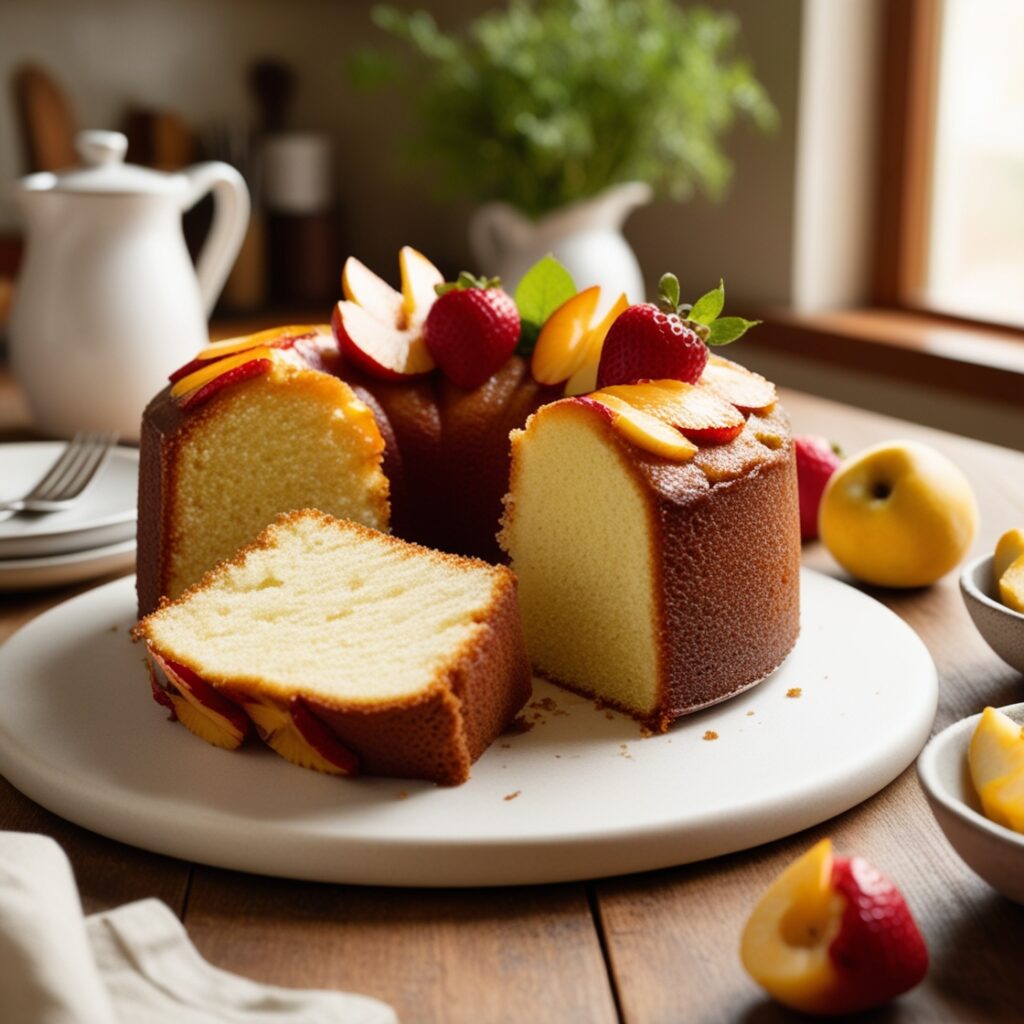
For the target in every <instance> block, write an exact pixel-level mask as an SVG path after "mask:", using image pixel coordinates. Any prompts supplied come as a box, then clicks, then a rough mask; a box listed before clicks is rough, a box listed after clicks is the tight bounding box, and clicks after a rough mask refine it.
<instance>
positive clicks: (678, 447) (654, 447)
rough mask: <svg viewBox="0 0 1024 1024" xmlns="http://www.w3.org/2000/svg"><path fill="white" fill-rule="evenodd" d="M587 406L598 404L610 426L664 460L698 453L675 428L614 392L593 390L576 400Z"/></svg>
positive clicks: (628, 439)
mask: <svg viewBox="0 0 1024 1024" xmlns="http://www.w3.org/2000/svg"><path fill="white" fill-rule="evenodd" d="M575 400H576V401H577V402H580V403H582V404H583V405H586V406H588V407H595V406H596V407H597V408H598V409H600V410H602V411H603V412H604V415H606V416H608V417H609V418H610V419H611V422H612V426H613V427H614V428H615V429H616V430H617V431H618V432H619V433H620V434H621V435H622V436H623V437H624V438H625V439H626V440H627V441H629V443H630V444H634V445H636V446H637V448H642V449H643V450H644V451H647V452H651V453H652V454H654V455H660V456H661V457H662V458H665V459H672V460H673V461H675V462H683V461H685V460H686V459H690V458H693V456H694V455H696V454H697V446H696V445H695V444H694V443H693V442H692V441H690V440H688V439H687V438H685V437H683V435H682V434H680V433H679V431H678V430H676V429H675V427H672V426H670V425H669V424H667V423H666V422H665V421H664V420H660V419H658V418H657V417H656V416H651V415H650V414H649V413H646V412H643V411H642V410H640V409H638V408H636V406H633V405H630V404H629V403H628V402H624V401H623V400H622V399H621V398H617V397H616V396H615V395H609V394H606V393H602V392H595V393H594V394H593V395H581V396H578V397H577V398H576V399H575Z"/></svg>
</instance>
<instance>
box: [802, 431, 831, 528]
mask: <svg viewBox="0 0 1024 1024" xmlns="http://www.w3.org/2000/svg"><path fill="white" fill-rule="evenodd" d="M793 447H794V448H795V449H796V483H797V489H798V490H799V493H800V539H801V540H816V539H817V537H818V509H819V507H820V506H821V496H822V494H823V493H824V491H825V485H826V484H827V483H828V482H829V480H830V479H831V477H832V474H833V473H834V472H835V471H836V470H837V469H838V468H839V465H840V463H841V462H842V461H843V460H842V459H841V458H840V456H839V449H838V448H836V446H835V445H833V444H831V443H830V442H829V441H828V440H826V439H825V438H824V437H817V436H816V435H813V434H803V435H801V436H800V437H794V438H793Z"/></svg>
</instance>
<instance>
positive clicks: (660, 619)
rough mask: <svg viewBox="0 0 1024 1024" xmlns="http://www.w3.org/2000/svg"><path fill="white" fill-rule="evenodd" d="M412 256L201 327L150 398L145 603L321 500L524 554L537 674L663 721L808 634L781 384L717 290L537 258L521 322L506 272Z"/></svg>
mask: <svg viewBox="0 0 1024 1024" xmlns="http://www.w3.org/2000/svg"><path fill="white" fill-rule="evenodd" d="M551 262H552V261H550V260H545V261H541V265H539V266H543V265H544V264H545V263H548V264H550V263H551ZM400 265H401V269H402V279H403V280H402V288H401V290H400V291H396V290H394V289H391V288H390V286H388V285H387V284H386V283H385V282H384V281H382V280H381V279H380V278H378V277H376V275H374V274H372V273H371V272H370V271H369V270H368V269H367V268H366V267H364V266H363V265H362V264H360V263H359V262H358V261H356V260H353V259H350V260H349V261H348V262H347V263H346V266H345V271H344V275H343V284H344V290H345V295H346V298H345V299H344V300H342V301H341V302H339V303H338V304H337V307H336V308H335V310H334V314H333V316H332V320H331V326H330V328H328V327H326V326H324V327H313V328H301V329H300V328H282V329H279V330H278V331H277V332H264V334H262V335H257V336H251V337H249V338H241V339H234V340H233V341H230V342H225V343H221V344H220V345H214V346H210V348H208V349H206V350H204V351H203V352H201V353H200V354H199V355H198V356H197V358H196V359H195V360H194V361H193V362H192V363H190V364H189V365H188V366H186V367H183V368H182V369H181V370H180V371H178V372H177V373H176V374H174V375H172V378H171V382H170V384H169V386H168V388H167V389H165V391H164V392H162V393H161V395H159V396H157V398H156V399H155V400H154V401H153V402H152V403H151V405H150V407H149V408H148V409H147V411H146V414H145V419H144V426H143V432H142V452H141V463H142V480H141V489H140V506H139V551H138V563H139V605H140V614H141V615H148V614H149V613H151V612H153V610H154V609H155V608H156V607H157V605H158V603H159V601H160V599H161V598H170V599H172V600H173V599H174V598H176V597H177V596H178V595H180V594H182V593H183V592H188V588H189V587H191V586H193V585H195V584H197V582H198V580H199V579H200V578H201V577H202V576H203V574H204V573H206V572H207V571H209V570H210V569H211V568H212V567H213V566H214V565H215V564H216V563H217V562H219V561H220V560H222V559H225V558H230V557H232V556H233V554H234V551H235V549H236V548H238V547H241V546H242V545H245V544H247V543H250V542H251V541H252V538H254V537H255V536H256V534H257V533H258V532H259V531H260V530H261V529H262V528H263V527H264V526H266V524H267V523H268V522H270V521H271V519H272V518H273V517H274V515H276V514H278V513H287V512H290V511H292V510H294V509H297V508H302V507H305V506H309V507H318V508H320V509H322V510H323V511H324V512H327V513H330V514H332V515H336V516H340V517H345V518H350V519H355V520H358V521H360V522H362V523H364V524H365V525H368V526H370V527H375V528H380V529H383V528H385V527H387V525H388V521H389V515H390V528H391V530H392V531H393V532H394V533H395V534H396V535H397V536H400V537H402V538H404V539H406V540H410V541H416V542H419V543H421V544H426V545H430V546H432V547H436V548H440V549H442V550H444V551H447V552H451V553H455V554H462V555H471V554H474V555H482V556H486V557H488V558H489V559H490V560H492V561H497V560H499V559H506V558H507V559H509V560H510V563H511V566H512V569H513V571H514V572H515V573H517V574H518V575H519V576H520V579H521V585H520V588H519V600H520V604H521V612H522V616H523V620H524V623H525V632H526V645H527V650H528V651H529V652H530V656H531V658H532V661H533V665H534V668H535V669H536V670H537V671H538V672H539V673H540V674H542V675H544V676H547V677H548V678H550V679H551V680H553V681H554V682H556V683H559V684H560V685H563V686H566V687H568V688H570V689H573V690H576V691H578V692H580V693H584V694H587V695H589V696H592V697H595V698H597V699H599V700H601V701H603V702H605V703H608V704H610V705H613V706H615V707H618V708H620V709H622V710H623V711H625V712H627V713H629V714H631V715H633V716H635V717H636V718H638V719H639V720H640V721H642V722H644V723H645V724H646V725H647V726H648V727H649V728H651V729H654V730H664V729H666V728H667V727H668V725H669V724H670V723H671V722H672V721H673V720H674V719H676V718H677V717H679V716H680V715H683V714H687V713H690V712H692V711H696V710H698V709H700V708H702V707H706V706H708V705H709V704H712V703H715V702H716V701H719V700H723V699H725V698H727V697H729V696H731V695H732V694H735V693H738V692H740V691H741V690H743V689H745V688H747V687H749V686H752V685H754V684H755V683H757V682H758V681H759V680H761V679H763V678H764V677H765V676H766V675H767V674H769V673H770V672H771V671H773V670H774V669H775V668H776V667H777V666H778V665H779V664H780V663H781V661H782V660H783V659H784V658H785V656H786V654H787V653H788V651H789V650H790V649H791V648H792V646H793V643H794V642H795V639H796V636H797V631H798V628H799V607H798V605H799V586H800V583H799V555H800V548H799V528H798V513H797V490H796V478H795V461H794V452H793V446H792V442H791V438H790V432H789V427H788V423H787V421H786V418H785V415H784V414H783V412H782V411H781V409H780V408H779V406H778V404H777V396H776V393H775V388H774V386H773V385H772V384H770V383H769V382H768V381H766V380H764V378H762V377H760V376H758V375H757V374H754V373H751V372H749V371H747V370H745V369H744V368H743V367H742V366H740V365H739V364H737V363H734V362H732V361H730V360H728V359H723V358H721V357H720V356H718V355H716V354H709V351H708V345H712V346H716V345H718V344H722V343H726V342H728V341H731V340H733V339H734V338H736V337H737V336H739V334H741V333H742V332H743V330H745V328H746V327H747V326H749V325H748V323H747V322H746V321H743V320H742V319H741V318H737V317H720V316H719V314H720V313H721V310H722V306H723V303H724V290H723V288H722V287H721V286H720V287H719V288H718V289H716V290H715V291H713V292H711V293H708V295H706V296H703V297H701V299H699V300H698V301H697V302H696V303H694V304H693V305H692V306H683V305H680V304H679V301H678V282H675V279H674V278H671V276H670V275H667V276H666V278H665V279H663V282H662V284H663V300H662V306H661V307H655V306H653V305H650V304H638V305H633V306H630V305H629V304H628V303H627V302H626V300H625V297H624V296H620V297H619V299H618V300H617V301H616V302H614V303H612V304H611V305H609V306H607V308H605V310H604V312H603V313H602V312H601V309H602V308H603V306H604V304H603V303H602V302H601V296H600V290H599V289H598V288H588V289H585V290H583V291H581V292H578V293H575V294H570V295H569V297H568V298H566V297H565V295H564V293H559V289H558V287H556V286H555V285H557V281H556V280H555V278H550V277H549V278H548V279H547V280H542V281H540V286H539V287H534V288H533V296H534V301H533V302H529V301H526V300H524V299H522V295H521V293H523V291H524V288H525V290H526V293H527V298H529V294H528V293H529V292H530V288H529V287H526V286H527V285H528V283H529V279H530V277H531V275H533V274H534V273H535V272H536V270H537V268H534V270H533V271H531V272H530V274H528V275H527V279H525V280H524V283H523V285H521V286H520V289H518V290H517V299H520V300H521V301H522V303H523V306H524V308H526V307H527V306H529V307H531V308H532V310H533V312H532V314H531V315H532V316H533V317H534V321H535V322H533V323H532V324H531V323H529V322H528V321H527V320H526V319H525V318H524V321H523V323H522V324H520V318H519V314H518V312H517V311H516V307H515V304H514V303H513V302H512V300H511V299H510V298H509V297H508V296H507V295H505V294H504V292H500V289H499V288H498V286H497V283H496V282H494V281H482V280H479V279H475V278H470V277H468V275H464V276H463V277H462V278H460V280H459V282H457V283H455V284H453V285H442V284H441V275H440V274H439V273H438V272H437V271H436V270H435V269H434V268H433V267H432V266H431V265H430V264H429V262H428V261H426V260H425V259H424V258H423V257H422V256H420V255H419V254H418V253H416V252H415V251H413V250H410V249H408V248H407V249H403V250H402V253H401V256H400ZM563 273H564V272H563ZM556 278H557V274H556ZM669 280H670V282H671V283H674V288H669V289H668V293H665V282H666V281H669ZM534 284H535V285H536V284H537V282H536V280H535V281H534ZM498 292H500V294H498ZM666 295H667V297H666ZM537 296H542V297H544V298H543V301H538V300H537ZM556 296H557V300H556V299H555V297H556ZM544 302H547V303H548V305H547V306H546V307H545V305H544ZM524 317H525V314H524ZM520 330H522V337H523V338H526V337H527V336H528V334H530V333H531V332H532V335H533V336H534V337H535V347H534V348H533V351H532V354H523V353H520V352H518V351H513V350H512V348H511V347H510V346H511V345H514V344H516V343H517V342H516V339H518V338H519V337H520ZM431 339H434V344H430V342H431ZM437 339H443V343H442V342H440V341H438V340H437ZM705 342H707V344H705ZM435 357H436V358H435ZM456 381H458V383H456ZM278 403H280V408H281V409H286V410H291V412H290V413H288V415H287V416H286V417H285V421H286V423H287V424H288V426H287V429H286V430H282V429H281V428H280V426H279V424H280V423H281V416H280V415H279V412H278V409H279V405H278ZM247 424H251V429H250V428H249V427H247V426H246V425H247ZM510 434H511V443H510V440H509V437H510ZM339 452H342V453H343V454H342V455H339ZM342 463H344V466H342ZM190 467H191V468H190ZM197 467H198V468H197ZM278 467H281V469H280V472H279V471H278ZM385 495H387V497H385ZM233 509H234V510H239V512H238V516H237V519H238V522H237V523H236V522H232V523H231V525H230V528H228V527H227V526H225V525H224V524H223V523H222V520H224V519H225V518H231V514H232V510H233ZM499 531H500V544H499V537H498V535H499ZM197 537H198V538H201V539H199V540H197V539H196V538H197ZM173 660H175V659H173V658H172V661H173ZM172 671H174V669H173V666H172ZM157 696H158V698H160V696H161V693H157ZM514 705H516V702H515V701H514V700H513V701H508V702H505V703H504V704H502V705H501V707H500V709H499V711H496V712H495V715H494V721H497V720H498V719H499V718H501V717H502V716H504V721H503V724H504V725H507V724H508V723H509V722H510V721H511V717H512V716H513V715H514V709H513V707H514ZM188 713H189V712H186V714H188ZM488 735H490V736H493V735H494V731H493V730H490V731H489V732H488ZM381 742H384V743H386V742H387V741H386V740H383V739H382V740H381ZM371 770H373V769H372V766H371Z"/></svg>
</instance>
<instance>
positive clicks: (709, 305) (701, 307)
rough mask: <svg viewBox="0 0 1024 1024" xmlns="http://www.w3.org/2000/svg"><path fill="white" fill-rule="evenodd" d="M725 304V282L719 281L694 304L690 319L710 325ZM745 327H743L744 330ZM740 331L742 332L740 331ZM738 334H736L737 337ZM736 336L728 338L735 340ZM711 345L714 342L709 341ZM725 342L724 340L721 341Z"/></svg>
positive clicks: (735, 318) (736, 318)
mask: <svg viewBox="0 0 1024 1024" xmlns="http://www.w3.org/2000/svg"><path fill="white" fill-rule="evenodd" d="M724 305H725V282H724V281H719V282H718V287H717V288H715V289H713V290H712V291H710V292H705V294H703V295H702V296H701V297H700V298H699V299H698V300H697V301H696V302H695V303H694V304H693V308H692V309H691V310H690V319H691V320H695V321H696V322H697V323H699V324H705V325H707V326H708V327H710V326H711V324H713V323H714V322H715V320H717V319H718V315H719V314H720V313H721V312H722V307H723V306H724ZM732 319H734V320H738V319H739V317H733V318H732ZM745 329H746V328H744V330H745ZM741 333H742V332H741ZM738 337H739V335H738V334H737V335H736V338H738ZM736 338H730V339H729V340H730V341H735V340H736ZM711 344H712V345H714V344H715V342H711ZM722 344H725V342H722Z"/></svg>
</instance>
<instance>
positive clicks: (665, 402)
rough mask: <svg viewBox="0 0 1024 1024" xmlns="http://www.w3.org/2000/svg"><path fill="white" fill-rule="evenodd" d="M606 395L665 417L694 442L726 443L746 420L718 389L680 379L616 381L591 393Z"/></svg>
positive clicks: (741, 427) (653, 414)
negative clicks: (624, 382) (632, 382)
mask: <svg viewBox="0 0 1024 1024" xmlns="http://www.w3.org/2000/svg"><path fill="white" fill-rule="evenodd" d="M609 395H610V396H612V397H614V398H619V399H621V400H622V401H623V402H626V403H628V404H629V405H632V406H634V407H635V408H637V409H639V410H640V411H641V412H646V413H648V414H650V415H651V416H656V417H657V418H658V419H660V420H664V421H665V422H666V423H668V424H670V425H671V426H673V427H675V428H676V430H679V431H681V432H682V433H684V434H685V435H686V436H687V437H688V438H689V439H690V440H691V441H696V442H697V444H727V443H728V442H729V441H731V440H733V438H735V437H736V436H737V435H738V434H739V433H740V431H741V430H743V427H744V425H745V424H746V420H745V419H744V418H743V416H742V415H741V414H740V413H739V411H738V410H737V409H736V408H735V406H733V405H732V404H730V403H729V402H727V401H725V399H723V398H721V397H720V396H719V395H718V394H717V393H715V392H714V391H711V390H710V389H708V388H701V387H697V386H695V385H693V384H687V383H686V382H685V381H681V380H652V381H643V382H641V383H639V384H615V385H612V386H611V387H607V388H602V389H601V390H600V391H595V392H594V394H593V395H592V396H591V397H593V398H596V399H598V400H601V399H602V398H604V397H605V396H609Z"/></svg>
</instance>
